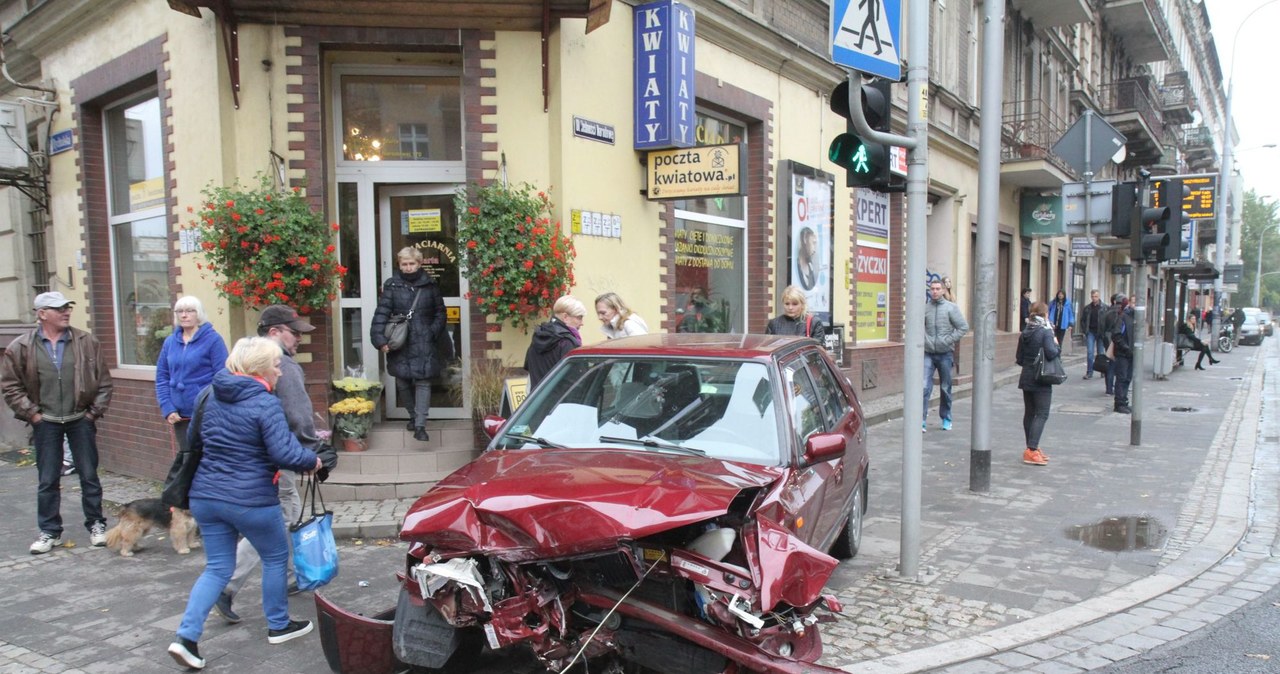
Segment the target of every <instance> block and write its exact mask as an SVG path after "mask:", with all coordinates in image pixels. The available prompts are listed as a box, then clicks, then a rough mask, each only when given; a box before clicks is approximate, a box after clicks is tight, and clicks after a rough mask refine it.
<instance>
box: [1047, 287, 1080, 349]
mask: <svg viewBox="0 0 1280 674" xmlns="http://www.w3.org/2000/svg"><path fill="white" fill-rule="evenodd" d="M1075 324H1076V312H1075V311H1074V310H1073V309H1072V308H1071V299H1070V298H1069V297H1067V293H1066V291H1063V290H1059V291H1058V294H1057V295H1054V296H1053V301H1052V302H1050V303H1049V327H1051V328H1053V337H1054V339H1057V340H1058V343H1059V344H1062V341H1063V340H1064V339H1066V335H1067V330H1070V329H1071V326H1073V325H1075Z"/></svg>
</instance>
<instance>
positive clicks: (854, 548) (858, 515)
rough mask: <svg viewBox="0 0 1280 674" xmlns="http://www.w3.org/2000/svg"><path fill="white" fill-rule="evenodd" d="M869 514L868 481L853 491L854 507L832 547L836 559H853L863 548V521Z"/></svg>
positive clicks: (861, 482)
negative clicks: (867, 499)
mask: <svg viewBox="0 0 1280 674" xmlns="http://www.w3.org/2000/svg"><path fill="white" fill-rule="evenodd" d="M866 512H867V505H866V481H865V480H863V481H859V482H858V486H857V487H855V488H854V490H853V507H852V508H850V509H849V516H848V517H846V518H845V520H844V527H842V528H841V530H840V537H839V538H837V539H836V542H835V543H834V544H832V546H831V556H832V557H835V558H836V559H853V558H854V557H856V556H857V555H858V549H859V548H861V547H862V520H863V519H864V515H866Z"/></svg>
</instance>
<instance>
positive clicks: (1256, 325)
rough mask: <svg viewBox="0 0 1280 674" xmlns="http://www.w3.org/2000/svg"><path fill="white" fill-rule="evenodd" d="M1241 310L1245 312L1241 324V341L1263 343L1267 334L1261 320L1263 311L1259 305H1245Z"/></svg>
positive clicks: (1243, 342) (1244, 342) (1242, 342)
mask: <svg viewBox="0 0 1280 674" xmlns="http://www.w3.org/2000/svg"><path fill="white" fill-rule="evenodd" d="M1241 311H1243V312H1244V323H1243V324H1241V325H1240V343H1241V344H1261V343H1262V339H1263V337H1264V336H1265V335H1266V333H1265V330H1264V328H1263V324H1262V320H1261V319H1262V314H1263V311H1262V310H1261V309H1259V308H1257V307H1244V308H1243V309H1241ZM1268 322H1270V321H1268Z"/></svg>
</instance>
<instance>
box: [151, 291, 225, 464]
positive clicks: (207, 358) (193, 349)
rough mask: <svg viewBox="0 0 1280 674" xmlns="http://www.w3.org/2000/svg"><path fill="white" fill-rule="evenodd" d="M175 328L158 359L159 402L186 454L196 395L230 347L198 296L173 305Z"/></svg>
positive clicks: (222, 361) (179, 444) (222, 360)
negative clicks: (210, 321)
mask: <svg viewBox="0 0 1280 674" xmlns="http://www.w3.org/2000/svg"><path fill="white" fill-rule="evenodd" d="M173 327H174V330H173V334H171V335H169V336H168V337H166V338H165V340H164V345H163V346H161V347H160V357H159V359H157V360H156V402H158V403H160V413H161V414H163V415H164V420H165V421H166V422H168V424H169V425H170V426H172V427H173V436H174V438H175V439H176V440H177V443H178V449H179V450H182V451H185V450H186V449H187V427H188V426H190V425H191V413H192V411H193V410H194V409H195V402H196V395H198V394H199V393H200V391H201V389H203V388H204V387H206V386H208V385H209V382H211V381H213V375H214V374H215V373H217V372H218V371H219V370H221V369H222V367H223V365H224V364H225V363H226V362H227V345H226V344H224V343H223V342H222V336H221V335H219V334H218V333H217V332H215V331H214V329H213V324H211V323H209V322H208V317H206V316H205V313H204V306H203V305H202V304H201V303H200V299H199V298H198V297H192V296H190V295H188V296H186V297H181V298H179V299H178V301H177V302H174V303H173Z"/></svg>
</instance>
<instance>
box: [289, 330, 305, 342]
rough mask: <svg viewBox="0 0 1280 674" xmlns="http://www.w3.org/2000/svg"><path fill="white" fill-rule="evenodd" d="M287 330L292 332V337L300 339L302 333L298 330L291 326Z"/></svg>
mask: <svg viewBox="0 0 1280 674" xmlns="http://www.w3.org/2000/svg"><path fill="white" fill-rule="evenodd" d="M289 332H291V333H293V338H294V339H302V333H301V332H298V331H297V330H294V329H293V328H289Z"/></svg>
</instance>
